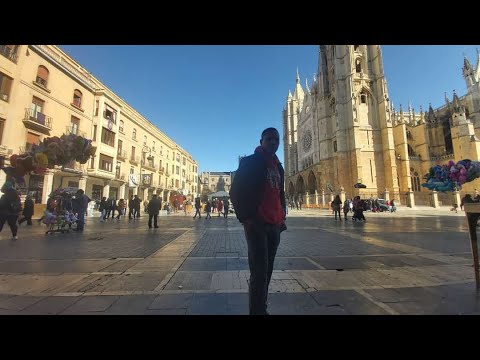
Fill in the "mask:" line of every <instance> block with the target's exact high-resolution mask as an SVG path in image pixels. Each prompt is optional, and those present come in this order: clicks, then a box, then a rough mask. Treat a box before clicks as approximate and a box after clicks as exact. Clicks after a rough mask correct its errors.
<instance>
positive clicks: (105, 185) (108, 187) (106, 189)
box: [102, 183, 110, 199]
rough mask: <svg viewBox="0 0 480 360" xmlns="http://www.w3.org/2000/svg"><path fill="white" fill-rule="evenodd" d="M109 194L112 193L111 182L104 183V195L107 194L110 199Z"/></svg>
mask: <svg viewBox="0 0 480 360" xmlns="http://www.w3.org/2000/svg"><path fill="white" fill-rule="evenodd" d="M109 194H110V183H106V184H104V185H103V194H102V196H105V197H106V198H107V199H108V196H109Z"/></svg>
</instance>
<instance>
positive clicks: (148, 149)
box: [142, 145, 153, 160]
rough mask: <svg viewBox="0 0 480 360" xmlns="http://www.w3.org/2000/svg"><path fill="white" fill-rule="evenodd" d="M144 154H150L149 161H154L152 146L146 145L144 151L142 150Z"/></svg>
mask: <svg viewBox="0 0 480 360" xmlns="http://www.w3.org/2000/svg"><path fill="white" fill-rule="evenodd" d="M142 152H144V153H147V152H148V156H147V160H153V156H152V148H151V147H150V146H147V145H144V146H143V149H142Z"/></svg>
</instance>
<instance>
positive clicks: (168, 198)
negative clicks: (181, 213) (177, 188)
mask: <svg viewBox="0 0 480 360" xmlns="http://www.w3.org/2000/svg"><path fill="white" fill-rule="evenodd" d="M165 201H166V202H168V203H169V202H170V190H168V191H167V200H165Z"/></svg>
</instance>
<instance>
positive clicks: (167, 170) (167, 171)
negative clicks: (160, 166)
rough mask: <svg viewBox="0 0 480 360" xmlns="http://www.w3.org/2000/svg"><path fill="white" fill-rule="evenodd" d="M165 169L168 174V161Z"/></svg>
mask: <svg viewBox="0 0 480 360" xmlns="http://www.w3.org/2000/svg"><path fill="white" fill-rule="evenodd" d="M165 171H166V172H167V174H168V163H166V164H165Z"/></svg>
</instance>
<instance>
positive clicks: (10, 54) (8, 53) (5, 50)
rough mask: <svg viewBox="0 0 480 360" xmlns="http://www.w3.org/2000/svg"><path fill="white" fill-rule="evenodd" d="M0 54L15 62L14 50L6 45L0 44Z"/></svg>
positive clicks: (15, 54)
mask: <svg viewBox="0 0 480 360" xmlns="http://www.w3.org/2000/svg"><path fill="white" fill-rule="evenodd" d="M0 55H3V56H5V57H6V58H7V59H8V60H10V61H13V62H14V63H15V64H16V63H17V52H16V50H12V49H11V48H9V47H8V46H6V45H0Z"/></svg>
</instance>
